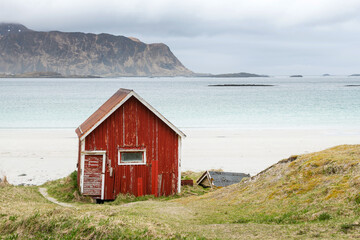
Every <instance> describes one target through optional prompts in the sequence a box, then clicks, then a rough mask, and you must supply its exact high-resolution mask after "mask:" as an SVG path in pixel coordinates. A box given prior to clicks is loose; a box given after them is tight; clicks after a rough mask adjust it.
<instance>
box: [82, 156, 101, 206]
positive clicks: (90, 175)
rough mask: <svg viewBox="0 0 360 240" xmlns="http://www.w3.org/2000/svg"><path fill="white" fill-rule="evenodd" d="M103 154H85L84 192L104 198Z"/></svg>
mask: <svg viewBox="0 0 360 240" xmlns="http://www.w3.org/2000/svg"><path fill="white" fill-rule="evenodd" d="M103 161H104V159H103V155H85V161H84V183H83V184H84V187H83V194H84V195H90V196H92V197H95V198H101V199H102V198H103V194H102V185H103V180H104V179H103V174H104V169H103Z"/></svg>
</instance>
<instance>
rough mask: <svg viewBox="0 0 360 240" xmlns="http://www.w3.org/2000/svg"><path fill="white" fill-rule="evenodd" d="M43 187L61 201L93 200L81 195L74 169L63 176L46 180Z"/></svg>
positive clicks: (88, 201) (86, 201)
mask: <svg viewBox="0 0 360 240" xmlns="http://www.w3.org/2000/svg"><path fill="white" fill-rule="evenodd" d="M43 187H46V188H47V191H48V193H49V195H51V196H52V197H55V198H56V199H58V200H59V201H61V202H85V203H90V202H93V201H92V199H91V198H89V197H84V196H81V194H80V192H79V188H78V185H77V172H76V171H74V172H72V173H71V174H70V175H69V176H67V177H65V178H62V179H58V180H54V181H50V182H47V183H45V184H44V185H43Z"/></svg>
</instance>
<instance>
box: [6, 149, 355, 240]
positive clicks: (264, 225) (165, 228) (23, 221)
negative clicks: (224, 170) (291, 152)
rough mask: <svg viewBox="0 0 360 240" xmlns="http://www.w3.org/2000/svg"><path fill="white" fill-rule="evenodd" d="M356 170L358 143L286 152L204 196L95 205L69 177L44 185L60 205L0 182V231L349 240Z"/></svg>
mask: <svg viewBox="0 0 360 240" xmlns="http://www.w3.org/2000/svg"><path fill="white" fill-rule="evenodd" d="M359 173H360V145H342V146H337V147H334V148H330V149H327V150H324V151H321V152H317V153H311V154H305V155H300V156H292V157H290V158H289V159H285V160H282V161H280V162H278V163H277V164H275V165H273V166H271V167H270V168H268V169H266V170H264V171H263V172H261V173H259V174H258V175H256V176H254V177H251V178H249V179H246V180H244V181H243V182H241V183H239V184H235V185H232V186H229V187H226V188H222V189H218V190H216V191H213V192H210V193H206V194H203V193H204V192H201V191H200V190H199V189H197V188H198V187H197V188H195V190H194V189H187V190H186V191H187V193H189V194H184V195H183V196H178V197H173V198H160V199H154V198H151V197H145V198H142V199H135V198H131V197H126V196H125V197H124V196H122V197H121V198H120V199H118V200H117V201H115V202H113V203H106V204H103V205H96V204H93V203H88V202H86V201H84V199H81V198H78V197H76V194H75V195H74V194H73V190H74V188H71V187H70V188H69V186H71V184H73V181H71V177H69V178H67V179H62V180H59V181H56V182H52V183H48V184H47V185H45V186H46V187H47V188H48V189H49V192H50V194H53V196H57V197H58V198H63V200H64V196H65V195H66V196H67V197H65V200H66V199H67V200H66V201H70V202H74V203H73V204H74V205H75V206H76V208H64V207H60V206H57V205H55V204H53V203H50V202H48V201H47V200H46V199H44V198H43V197H42V196H41V195H40V194H39V193H38V191H37V187H15V186H10V185H6V184H3V185H2V186H1V187H0V196H2V197H1V198H0V236H3V238H8V239H16V238H17V237H18V238H19V239H20V238H21V239H22V238H50V237H51V238H55V239H80V238H81V239H100V238H107V239H119V238H120V239H285V238H290V239H309V238H315V237H316V238H322V239H351V238H353V239H356V238H358V237H359V236H360V224H359V221H360V194H359V193H360V174H359ZM189 176H196V175H194V174H189ZM58 189H62V190H61V191H62V192H64V194H59V191H57V190H58ZM66 189H68V190H66ZM66 192H67V193H66ZM65 193H66V194H65ZM190 195H194V196H190ZM71 196H74V197H71ZM129 198H130V199H129ZM77 199H78V200H77ZM124 199H125V200H124ZM136 200H143V201H136ZM131 201H135V202H131ZM128 202H131V203H128Z"/></svg>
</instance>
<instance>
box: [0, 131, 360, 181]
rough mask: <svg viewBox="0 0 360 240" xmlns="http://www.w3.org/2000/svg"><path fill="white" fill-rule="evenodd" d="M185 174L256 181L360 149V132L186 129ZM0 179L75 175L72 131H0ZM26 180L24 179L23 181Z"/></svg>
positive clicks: (50, 177) (51, 177) (32, 178)
mask: <svg viewBox="0 0 360 240" xmlns="http://www.w3.org/2000/svg"><path fill="white" fill-rule="evenodd" d="M182 130H183V131H184V133H185V134H186V135H187V137H186V138H185V139H183V142H182V163H181V165H182V171H186V170H192V171H204V170H209V169H223V170H224V171H234V172H244V173H250V174H251V175H255V174H256V173H258V172H260V171H262V170H264V169H265V168H267V167H269V166H270V165H272V164H274V163H276V162H278V161H280V160H281V159H284V158H288V157H289V156H291V155H299V154H304V153H310V152H316V151H320V150H323V149H326V148H329V147H333V146H336V145H342V144H360V128H350V127H346V128H330V129H324V128H316V127H313V128H308V129H305V128H277V129H275V128H272V129H271V128H182ZM0 144H1V147H0V178H2V177H3V176H6V177H7V179H8V181H9V182H10V183H11V184H14V185H19V184H25V185H26V184H31V185H41V184H43V183H44V182H46V181H49V180H55V179H58V178H62V177H65V176H67V175H68V174H70V173H71V172H72V171H74V170H75V169H76V163H77V150H78V149H77V148H78V138H77V136H76V134H75V131H74V128H53V129H48V128H38V129H34V128H26V129H24V128H22V129H21V128H18V129H15V128H11V129H2V128H0ZM24 174H25V175H24Z"/></svg>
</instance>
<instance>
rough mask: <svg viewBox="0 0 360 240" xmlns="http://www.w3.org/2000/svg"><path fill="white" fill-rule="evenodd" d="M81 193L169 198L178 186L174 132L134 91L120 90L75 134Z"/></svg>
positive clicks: (110, 197) (177, 134)
mask: <svg viewBox="0 0 360 240" xmlns="http://www.w3.org/2000/svg"><path fill="white" fill-rule="evenodd" d="M75 132H76V133H77V135H78V137H79V156H78V185H79V188H80V191H81V193H82V194H83V195H88V196H91V197H93V198H94V199H99V200H113V199H115V198H116V196H117V195H118V194H119V193H130V194H133V195H135V196H142V195H149V194H152V195H155V196H162V195H171V194H175V193H176V192H180V187H181V171H180V167H181V158H180V157H181V138H182V137H185V135H184V133H182V132H181V131H180V130H179V129H178V128H176V127H175V126H174V125H173V124H171V123H170V122H169V121H168V120H167V119H166V118H165V117H164V116H162V115H161V114H160V113H159V112H158V111H156V110H155V109H154V108H153V107H152V106H151V105H150V104H148V103H147V102H145V100H144V99H142V98H141V97H140V96H139V95H138V94H136V93H135V92H134V91H132V90H128V89H119V90H118V91H117V92H116V93H115V94H114V95H113V96H112V97H111V98H110V99H109V100H107V101H106V102H105V103H104V104H103V105H102V106H101V107H100V108H99V109H98V110H96V111H95V112H94V113H93V114H92V115H91V116H90V117H89V118H88V119H87V120H86V121H85V122H84V123H82V124H81V125H80V126H79V127H78V128H77V129H76V130H75Z"/></svg>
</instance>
